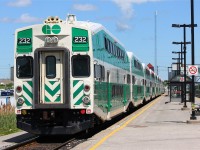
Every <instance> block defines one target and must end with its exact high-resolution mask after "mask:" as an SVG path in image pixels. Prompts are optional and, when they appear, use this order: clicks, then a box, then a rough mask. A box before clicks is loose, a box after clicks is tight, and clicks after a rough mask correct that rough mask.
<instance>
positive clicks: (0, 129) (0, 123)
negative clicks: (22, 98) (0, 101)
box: [0, 104, 20, 136]
mask: <svg viewBox="0 0 200 150" xmlns="http://www.w3.org/2000/svg"><path fill="white" fill-rule="evenodd" d="M18 131H20V130H19V129H18V128H17V127H16V115H15V108H14V107H12V106H11V105H10V104H9V105H5V104H4V105H0V136H2V135H7V134H10V133H14V132H18Z"/></svg>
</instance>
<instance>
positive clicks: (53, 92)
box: [45, 81, 61, 102]
mask: <svg viewBox="0 0 200 150" xmlns="http://www.w3.org/2000/svg"><path fill="white" fill-rule="evenodd" d="M49 83H50V84H51V85H52V86H53V85H54V84H55V83H56V81H49ZM59 91H60V84H58V85H57V86H56V87H55V88H54V89H51V88H50V87H49V86H48V85H47V84H45V92H47V93H48V94H49V95H50V96H51V97H48V96H47V95H46V94H45V102H60V101H61V98H60V96H58V97H56V98H55V95H56V94H57V93H58V92H59Z"/></svg>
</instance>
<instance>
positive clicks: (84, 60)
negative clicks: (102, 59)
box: [72, 55, 90, 77]
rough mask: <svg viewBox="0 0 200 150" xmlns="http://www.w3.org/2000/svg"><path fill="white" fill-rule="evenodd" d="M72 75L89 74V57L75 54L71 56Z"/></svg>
mask: <svg viewBox="0 0 200 150" xmlns="http://www.w3.org/2000/svg"><path fill="white" fill-rule="evenodd" d="M72 75H73V76H74V77H88V76H90V57H89V56H83V55H76V56H73V57H72Z"/></svg>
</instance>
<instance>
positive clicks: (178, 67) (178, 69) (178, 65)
mask: <svg viewBox="0 0 200 150" xmlns="http://www.w3.org/2000/svg"><path fill="white" fill-rule="evenodd" d="M172 60H177V63H176V64H177V73H176V75H180V70H181V69H180V64H181V62H180V54H179V57H178V58H172Z"/></svg>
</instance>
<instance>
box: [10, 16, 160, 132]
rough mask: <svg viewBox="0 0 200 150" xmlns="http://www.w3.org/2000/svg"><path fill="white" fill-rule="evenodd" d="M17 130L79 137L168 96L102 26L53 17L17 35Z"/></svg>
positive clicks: (154, 75) (156, 79) (143, 67)
mask: <svg viewBox="0 0 200 150" xmlns="http://www.w3.org/2000/svg"><path fill="white" fill-rule="evenodd" d="M14 66H15V67H14V76H15V77H14V88H15V92H14V95H15V100H16V110H15V112H16V117H17V127H18V128H19V129H22V130H25V131H27V132H30V133H32V134H37V135H56V134H75V133H78V132H80V131H84V130H88V129H89V128H93V127H94V125H96V124H98V123H103V122H105V121H108V120H111V119H112V118H114V117H115V116H117V115H119V114H122V113H124V112H126V111H128V110H129V109H130V108H134V107H137V106H138V105H139V104H141V103H144V102H146V101H148V100H150V99H152V98H155V97H156V96H159V95H161V94H162V89H163V83H162V81H161V79H160V78H159V77H158V76H157V75H156V74H155V73H154V72H153V71H152V70H150V69H149V68H148V67H147V66H145V65H144V64H142V63H141V62H140V61H139V60H138V59H137V58H136V57H135V56H134V55H133V53H131V52H126V49H125V48H124V46H123V45H122V44H121V43H120V42H119V41H118V40H117V39H116V38H115V37H114V36H113V35H112V34H110V32H109V31H108V30H106V29H105V28H104V27H103V26H102V25H101V24H97V23H92V22H82V21H77V20H76V16H75V15H68V17H67V20H66V21H63V20H61V19H59V18H58V17H49V18H47V19H46V20H45V21H44V23H43V24H38V25H33V26H27V27H24V28H20V29H17V30H16V32H15V52H14Z"/></svg>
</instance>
